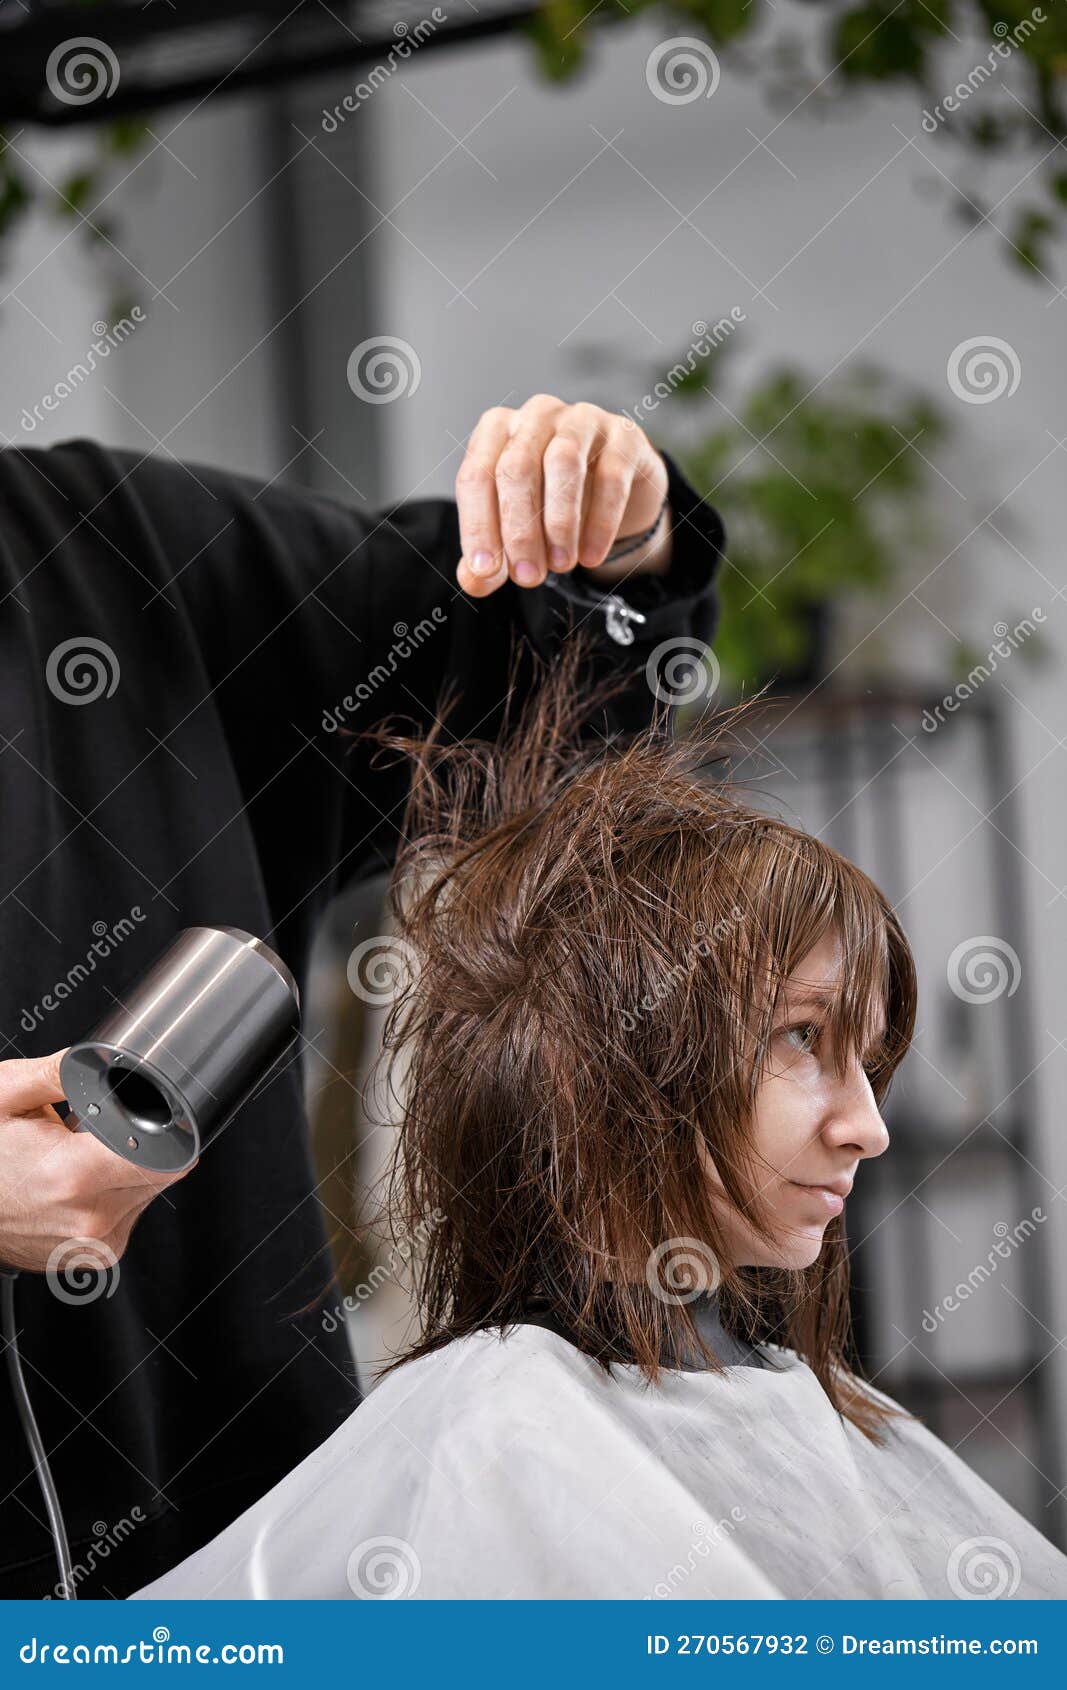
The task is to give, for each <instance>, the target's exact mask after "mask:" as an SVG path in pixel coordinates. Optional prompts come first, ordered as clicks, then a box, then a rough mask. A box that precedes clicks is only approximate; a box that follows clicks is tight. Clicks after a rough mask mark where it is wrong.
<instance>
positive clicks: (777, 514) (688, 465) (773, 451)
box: [665, 350, 1036, 695]
mask: <svg viewBox="0 0 1067 1690" xmlns="http://www.w3.org/2000/svg"><path fill="white" fill-rule="evenodd" d="M722 356H723V354H722V351H721V350H720V351H719V352H712V353H711V354H710V355H709V356H708V357H707V358H705V359H704V360H702V361H701V362H700V363H699V364H698V366H697V367H695V368H694V370H693V371H692V373H691V374H689V375H688V376H687V377H686V379H685V380H684V381H683V382H681V383H678V384H677V385H675V386H674V388H673V392H672V397H671V398H670V399H669V400H668V401H667V404H668V405H673V406H675V407H676V408H678V409H679V410H680V409H692V408H694V407H700V406H701V405H705V406H706V405H707V403H708V400H709V398H710V397H711V393H712V385H711V384H713V380H714V377H713V373H712V372H713V370H714V369H715V367H716V364H717V361H718V360H719V359H721V358H722ZM716 373H717V372H716ZM731 409H732V412H733V419H732V420H728V421H726V422H725V423H718V424H716V426H714V427H713V428H712V429H711V430H710V431H709V432H707V433H705V434H702V435H700V436H699V438H697V439H696V440H695V443H693V442H691V443H690V444H681V443H679V444H677V445H671V446H670V450H671V451H672V453H674V455H675V456H676V457H677V458H678V461H679V463H681V464H682V465H683V467H684V468H685V471H686V473H687V474H688V475H689V476H690V478H691V479H692V481H693V484H694V485H695V486H696V487H698V488H699V489H700V491H701V492H702V493H703V494H704V496H705V497H706V498H708V499H710V500H711V501H712V502H713V503H714V504H715V505H716V506H717V507H718V509H719V510H720V511H721V512H722V515H723V518H724V520H725V523H726V528H727V534H728V544H727V558H726V563H725V567H724V569H723V571H722V575H721V577H720V580H721V599H722V618H721V623H720V630H719V632H718V633H717V635H716V638H715V652H716V656H717V658H718V660H719V663H720V665H721V669H722V676H723V681H724V684H725V686H726V689H727V690H728V691H729V692H731V693H733V694H734V695H737V694H739V693H741V692H751V691H752V690H754V689H755V688H756V687H758V686H760V685H761V684H762V683H763V681H765V680H766V679H768V678H770V677H771V676H778V677H779V679H780V680H782V681H785V682H788V681H789V680H791V679H792V680H795V681H796V683H797V684H800V683H802V682H804V683H806V682H808V681H810V680H814V679H817V678H818V674H819V669H820V664H821V662H822V659H823V657H824V655H825V654H824V653H823V652H822V650H821V649H820V646H821V642H822V639H823V637H824V636H825V633H826V631H827V630H826V626H825V624H826V623H827V621H828V620H829V619H830V617H831V616H832V614H833V610H834V608H835V606H837V605H838V604H839V603H840V602H841V601H843V600H844V599H846V598H848V597H850V596H854V595H856V594H861V595H863V596H864V598H866V599H867V600H869V601H870V602H871V603H872V604H874V605H877V604H879V603H884V604H885V606H886V608H887V609H889V608H890V607H891V606H892V605H893V604H894V603H895V602H896V601H897V600H898V599H899V598H902V597H903V596H904V595H905V594H906V592H907V591H908V581H909V578H911V579H914V576H913V570H914V567H915V563H916V560H918V559H922V558H925V557H929V556H930V555H931V552H932V551H933V550H934V547H935V546H936V542H937V521H936V517H935V513H934V501H933V494H934V491H935V488H937V487H938V486H940V483H939V482H938V478H937V474H936V469H935V466H936V463H937V459H938V457H939V456H940V455H941V453H942V452H943V449H944V447H945V445H946V444H947V443H948V441H949V440H950V438H951V434H952V424H951V423H950V420H949V418H948V416H947V414H946V413H945V412H944V411H943V410H941V409H940V407H938V406H937V405H936V404H935V403H934V402H933V400H931V399H930V398H929V396H927V395H926V394H924V393H922V392H920V391H916V390H913V389H905V388H902V386H901V384H900V383H899V382H897V381H896V380H895V379H893V378H891V377H890V376H889V375H887V374H886V373H885V372H884V371H883V370H881V369H879V368H878V367H877V366H873V365H862V366H856V367H854V368H852V369H851V370H849V371H848V372H847V373H843V374H841V375H840V376H838V377H835V378H833V379H832V380H831V381H829V382H826V383H825V384H823V385H819V384H818V383H817V382H815V381H813V380H811V379H810V378H808V377H807V376H806V375H804V373H803V372H802V371H800V370H799V369H797V368H795V367H793V366H784V367H779V368H776V369H773V370H771V371H770V372H769V373H768V374H766V375H765V376H763V377H762V378H761V379H760V380H759V381H758V382H757V383H756V384H755V386H754V387H752V388H751V390H750V391H749V392H748V393H747V394H745V395H744V396H743V397H742V399H741V400H740V401H739V402H737V403H736V404H733V405H732V406H731ZM692 433H693V430H692V428H691V427H687V429H686V437H687V438H689V437H690V436H691V435H692ZM665 443H667V442H665ZM935 555H936V554H935ZM1031 646H1032V647H1033V650H1032V651H1031V652H1030V655H1034V654H1035V653H1036V646H1034V642H1031ZM971 653H972V647H971V646H970V645H968V644H965V643H963V642H956V641H953V642H948V641H946V652H945V672H946V674H962V673H966V669H967V667H969V666H970V663H971V662H972V661H973V658H972V655H971ZM961 665H962V666H963V667H962V668H961Z"/></svg>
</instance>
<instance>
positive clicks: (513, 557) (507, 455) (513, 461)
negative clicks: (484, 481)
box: [496, 393, 568, 587]
mask: <svg viewBox="0 0 1067 1690" xmlns="http://www.w3.org/2000/svg"><path fill="white" fill-rule="evenodd" d="M567 409H568V407H567V406H566V405H565V404H564V403H563V400H562V399H557V398H555V397H554V396H553V395H552V394H550V393H535V394H534V396H533V398H532V399H527V401H526V403H525V404H524V405H522V406H520V408H519V410H518V411H516V413H515V421H514V424H513V426H512V430H511V438H510V439H509V440H508V443H507V445H506V446H505V447H504V449H503V451H502V452H501V454H500V456H499V458H498V459H497V464H496V492H497V503H498V505H499V507H500V537H501V540H502V541H503V545H504V551H505V553H506V554H507V560H508V573H509V575H510V576H511V579H512V580H513V581H514V582H516V583H517V585H518V586H520V587H539V586H540V585H541V583H542V581H543V580H544V578H545V576H546V575H547V574H548V548H547V546H546V544H545V527H544V511H545V487H544V460H545V452H546V451H547V449H548V443H549V441H550V440H551V439H552V438H553V436H554V434H555V432H556V420H557V418H558V417H559V416H561V415H562V413H563V412H564V411H566V410H567Z"/></svg>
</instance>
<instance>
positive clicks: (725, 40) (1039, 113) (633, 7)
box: [524, 0, 1067, 276]
mask: <svg viewBox="0 0 1067 1690" xmlns="http://www.w3.org/2000/svg"><path fill="white" fill-rule="evenodd" d="M801 11H803V13H804V14H806V16H805V19H804V22H805V25H806V27H805V28H804V29H803V31H802V32H799V33H798V32H797V31H796V28H795V19H796V17H797V14H798V13H799V12H801ZM790 12H792V14H793V18H792V19H791V18H790V15H789V14H790ZM646 13H647V14H649V16H650V18H652V19H653V20H654V21H655V24H656V27H657V28H658V29H660V30H662V32H663V39H664V40H667V39H669V38H670V36H671V35H672V34H676V35H687V36H693V35H694V33H695V32H699V34H700V35H702V36H704V37H706V38H707V40H708V42H709V44H710V45H711V47H712V48H713V49H714V50H715V51H716V55H717V56H721V61H722V71H723V74H724V75H726V74H729V75H730V76H732V77H735V78H736V77H751V78H752V79H753V80H755V81H757V82H758V83H760V84H761V86H762V87H763V88H764V90H765V92H766V94H767V96H768V99H769V101H770V103H771V106H772V108H774V107H777V108H779V109H781V110H782V112H783V115H784V113H786V112H791V111H792V110H793V109H794V108H795V107H797V106H798V105H801V103H802V109H803V113H806V114H811V113H818V112H820V111H824V110H826V109H827V108H830V107H833V106H835V105H837V104H839V103H840V102H842V101H845V100H848V99H849V98H855V96H856V95H857V94H860V95H862V93H863V91H864V90H865V89H869V88H871V87H872V86H874V87H881V88H884V87H887V86H892V85H894V84H896V85H902V86H905V87H910V88H911V89H912V90H913V91H914V94H915V99H916V113H915V116H916V137H915V138H916V141H917V144H918V145H920V146H921V147H922V149H923V150H924V151H927V150H928V149H929V151H930V153H931V156H932V155H933V153H935V152H936V151H937V150H938V149H940V148H941V147H943V145H944V143H945V141H946V140H947V141H950V142H954V143H956V148H955V149H954V150H955V151H956V152H959V151H960V150H962V153H963V166H962V169H963V173H964V174H965V175H966V176H967V178H968V180H967V182H966V186H964V184H963V182H962V181H959V182H957V183H955V184H953V183H950V182H948V181H947V180H945V181H943V180H942V178H941V177H940V176H939V175H938V174H937V172H938V171H939V170H940V168H941V167H940V165H938V166H936V167H934V166H931V171H930V177H931V179H932V182H933V183H935V184H937V185H938V186H939V188H940V189H942V190H943V191H944V193H945V194H946V196H947V197H948V198H949V201H950V205H951V211H952V214H953V215H954V216H956V217H957V218H959V219H960V221H961V222H963V223H964V224H965V225H969V226H977V225H978V224H981V223H985V224H986V225H987V226H988V227H989V228H992V229H994V230H995V233H996V236H997V238H998V240H1000V242H1001V243H1002V244H1003V246H1004V250H1005V252H1006V254H1007V256H1008V257H1009V259H1010V260H1011V261H1012V262H1013V263H1014V264H1016V265H1018V266H1019V267H1020V268H1021V269H1022V270H1023V271H1025V272H1027V273H1028V274H1030V275H1031V276H1034V275H1036V274H1047V273H1048V272H1049V270H1050V268H1051V264H1052V247H1053V245H1054V243H1055V241H1056V239H1057V238H1058V237H1059V236H1060V235H1061V234H1062V233H1063V231H1064V227H1065V224H1067V167H1065V166H1067V159H1065V155H1064V153H1063V151H1062V145H1063V142H1064V140H1065V139H1067V110H1065V102H1064V79H1065V77H1067V4H1065V3H1064V0H1043V4H1040V5H1036V6H1035V5H1034V4H1033V0H858V3H850V0H788V3H787V4H786V5H785V6H784V7H783V5H782V4H781V0H671V3H670V4H664V3H663V0H599V4H592V5H590V4H589V0H545V3H544V4H543V5H542V6H541V7H540V8H539V9H538V12H537V15H536V17H535V18H534V19H532V20H531V21H530V22H529V23H527V24H526V25H525V26H524V27H525V29H526V31H527V33H528V34H529V35H530V36H531V38H532V40H533V42H534V45H535V48H536V52H537V55H538V59H539V62H540V64H541V66H542V69H543V70H544V72H545V74H546V75H547V76H548V77H550V78H551V79H553V80H555V81H557V82H561V83H562V82H565V81H566V80H567V79H568V78H570V77H573V76H574V75H576V74H577V73H578V72H579V71H580V70H582V69H583V68H584V67H585V66H586V65H587V63H588V60H589V58H590V55H591V51H592V49H593V47H594V44H595V41H596V39H597V35H598V32H599V31H600V30H601V29H602V27H603V26H604V25H606V24H608V23H615V24H619V25H622V24H623V23H626V22H631V21H632V20H633V19H634V18H637V17H640V16H642V15H644V14H646ZM813 20H814V23H815V27H814V28H812V23H813ZM1020 26H1021V28H1020ZM957 79H959V80H957ZM957 87H962V88H963V93H962V97H958V98H957V97H956V95H955V91H956V89H957ZM946 96H951V97H953V98H954V100H955V105H956V110H955V111H950V110H945V109H943V102H944V101H945V98H946ZM927 112H929V113H930V114H931V123H932V124H933V128H932V129H930V128H924V127H923V126H922V119H923V115H924V113H927ZM1013 154H1015V155H1018V156H1019V157H1020V158H1021V159H1023V160H1025V161H1029V159H1030V157H1031V155H1036V159H1037V164H1036V166H1035V170H1034V175H1033V177H1032V178H1030V181H1029V185H1028V189H1027V197H1026V198H1025V200H1024V201H1022V202H1021V203H1018V204H1016V203H1014V196H1013V204H1012V208H1011V211H1010V213H1008V214H1007V216H1006V218H1005V219H1004V221H1003V223H1002V225H1001V224H996V223H994V222H993V218H994V216H995V213H996V211H997V204H996V197H995V196H994V194H993V193H992V192H990V191H988V190H984V189H983V187H982V185H981V179H982V176H983V168H982V167H983V166H984V164H985V163H986V162H987V161H990V160H992V159H993V158H994V157H996V156H1010V155H1013ZM976 167H977V168H976ZM953 168H954V167H953V165H951V164H950V165H948V166H946V173H947V174H948V173H952V171H953ZM956 171H957V174H958V173H959V164H958V161H957V165H956ZM1019 175H1020V176H1022V177H1024V179H1025V175H1024V169H1020V170H1019ZM972 178H974V179H973V180H972Z"/></svg>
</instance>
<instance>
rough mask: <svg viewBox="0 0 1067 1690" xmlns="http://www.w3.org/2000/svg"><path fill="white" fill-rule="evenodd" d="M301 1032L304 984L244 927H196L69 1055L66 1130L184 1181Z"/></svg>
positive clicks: (63, 1068) (63, 1073)
mask: <svg viewBox="0 0 1067 1690" xmlns="http://www.w3.org/2000/svg"><path fill="white" fill-rule="evenodd" d="M299 1031H300V994H299V992H298V990H297V987H296V982H295V981H294V979H293V977H292V975H291V974H290V972H289V970H288V969H287V968H286V966H285V964H284V963H283V962H282V961H281V960H280V958H279V957H277V956H275V954H274V952H273V951H272V950H271V949H270V948H269V946H267V945H265V944H264V943H263V941H262V940H261V939H256V938H254V937H253V935H252V934H251V933H243V932H242V931H241V930H240V928H237V927H187V928H186V929H185V930H184V931H183V932H181V933H179V934H178V937H177V938H176V939H175V940H174V942H173V943H172V944H171V945H169V946H168V947H167V949H166V950H165V951H164V952H163V954H162V955H161V956H160V957H159V958H158V960H157V961H156V962H155V963H154V964H153V965H152V967H151V968H150V969H149V970H148V973H147V974H145V975H144V977H143V978H142V979H141V980H140V981H139V982H138V984H137V985H136V986H135V987H134V988H133V990H132V991H131V992H130V993H129V994H128V995H127V998H126V1001H125V1002H124V1003H122V1004H121V1005H119V1006H117V1007H116V1008H115V1009H114V1010H112V1011H111V1013H110V1014H108V1015H107V1016H105V1018H104V1020H103V1021H101V1022H100V1024H99V1026H97V1027H96V1028H95V1029H94V1031H93V1032H92V1033H90V1034H89V1035H88V1037H87V1038H85V1039H82V1040H81V1041H80V1042H79V1043H78V1044H75V1045H71V1047H70V1049H69V1050H68V1051H67V1053H66V1055H65V1056H64V1057H63V1060H62V1062H61V1064H60V1070H59V1072H60V1081H61V1084H62V1086H63V1095H64V1096H65V1097H66V1099H67V1101H68V1102H69V1103H70V1106H71V1114H70V1115H69V1116H68V1117H67V1125H68V1126H69V1127H71V1128H75V1129H86V1130H88V1131H89V1132H92V1133H95V1135H96V1137H97V1138H98V1139H100V1140H101V1141H102V1143H104V1144H106V1145H107V1147H108V1149H109V1150H113V1151H115V1153H116V1154H117V1155H119V1156H124V1157H125V1158H126V1160H127V1161H128V1162H136V1163H138V1164H139V1165H140V1166H141V1167H143V1168H152V1169H154V1170H156V1171H158V1172H167V1173H180V1172H181V1171H182V1170H183V1169H185V1168H188V1167H189V1166H190V1165H191V1164H192V1163H193V1162H195V1161H196V1158H197V1157H198V1156H199V1155H200V1152H201V1150H202V1148H203V1146H204V1144H205V1143H206V1142H207V1140H208V1139H209V1138H211V1137H212V1136H213V1134H215V1133H217V1132H218V1131H219V1129H220V1128H221V1127H223V1126H225V1124H226V1122H227V1121H228V1120H230V1118H231V1117H232V1116H233V1115H234V1114H235V1113H236V1111H237V1110H238V1109H239V1108H240V1107H241V1104H242V1103H244V1102H245V1101H246V1100H247V1099H248V1097H249V1096H250V1094H251V1092H252V1091H253V1090H254V1089H255V1087H256V1086H257V1085H258V1083H259V1082H260V1080H261V1079H262V1078H263V1077H264V1075H265V1074H266V1073H267V1072H268V1070H269V1069H270V1068H271V1067H272V1066H273V1064H274V1063H275V1062H276V1061H277V1060H278V1059H279V1057H281V1056H283V1055H284V1054H285V1052H286V1050H287V1049H288V1048H289V1046H290V1045H291V1044H292V1043H293V1041H294V1039H295V1038H296V1037H297V1035H298V1033H299Z"/></svg>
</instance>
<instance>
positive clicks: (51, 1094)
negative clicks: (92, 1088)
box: [0, 1051, 183, 1273]
mask: <svg viewBox="0 0 1067 1690" xmlns="http://www.w3.org/2000/svg"><path fill="white" fill-rule="evenodd" d="M62 1055H63V1052H62V1051H55V1052H53V1054H52V1055H51V1056H42V1057H34V1058H31V1059H27V1060H18V1061H10V1062H0V1266H2V1267H5V1268H19V1269H23V1270H28V1271H30V1272H33V1273H44V1272H46V1271H48V1270H49V1269H51V1270H52V1271H54V1272H56V1273H62V1271H63V1267H64V1264H66V1266H67V1268H68V1270H71V1269H72V1268H73V1266H74V1265H75V1255H74V1253H73V1252H72V1249H71V1246H72V1245H77V1246H78V1249H77V1252H76V1260H77V1265H78V1266H79V1267H81V1268H86V1267H91V1266H93V1265H98V1266H99V1268H100V1269H101V1270H104V1269H107V1268H109V1267H113V1266H114V1264H115V1262H116V1261H118V1259H119V1257H120V1256H121V1255H122V1253H123V1251H124V1250H125V1248H126V1245H127V1242H128V1240H129V1236H130V1233H131V1232H132V1230H133V1226H134V1223H135V1221H136V1220H137V1218H138V1216H139V1215H140V1214H141V1213H142V1212H143V1211H144V1210H145V1209H146V1208H147V1207H148V1204H149V1203H150V1202H151V1201H152V1199H153V1198H154V1197H157V1196H158V1195H159V1193H160V1192H161V1191H162V1190H163V1189H164V1188H165V1187H166V1186H168V1185H173V1184H174V1182H175V1180H176V1179H181V1178H182V1177H183V1176H182V1175H181V1174H148V1173H146V1172H145V1170H144V1169H143V1168H136V1167H134V1166H133V1164H132V1163H130V1162H126V1161H124V1160H123V1158H122V1157H121V1156H116V1155H115V1154H114V1152H113V1151H111V1150H106V1149H105V1148H104V1146H103V1145H102V1144H101V1143H100V1142H99V1140H98V1139H96V1138H94V1137H93V1135H92V1133H73V1132H70V1131H69V1130H68V1129H67V1128H66V1127H65V1126H64V1125H63V1123H62V1122H61V1121H60V1119H59V1116H58V1115H57V1114H56V1112H55V1110H54V1109H53V1108H52V1104H53V1103H58V1102H60V1100H61V1099H62V1097H63V1089H62V1087H61V1085H60V1083H59V1063H60V1059H61V1057H62Z"/></svg>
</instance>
